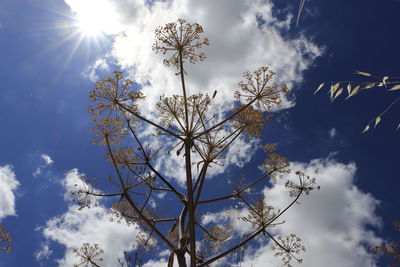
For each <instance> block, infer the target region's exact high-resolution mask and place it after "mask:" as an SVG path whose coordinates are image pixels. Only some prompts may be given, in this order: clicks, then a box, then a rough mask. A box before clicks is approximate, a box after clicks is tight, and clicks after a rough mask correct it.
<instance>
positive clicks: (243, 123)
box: [233, 106, 272, 137]
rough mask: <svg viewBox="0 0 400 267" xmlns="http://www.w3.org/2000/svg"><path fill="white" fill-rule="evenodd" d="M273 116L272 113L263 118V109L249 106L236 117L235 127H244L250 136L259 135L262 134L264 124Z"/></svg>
mask: <svg viewBox="0 0 400 267" xmlns="http://www.w3.org/2000/svg"><path fill="white" fill-rule="evenodd" d="M242 107H243V106H242ZM236 111H237V110H236ZM236 111H235V112H236ZM271 118H272V115H271V116H269V117H268V118H263V115H262V112H261V110H257V109H253V108H252V107H247V108H245V109H243V110H242V111H241V112H239V113H238V114H237V115H236V116H235V117H234V119H233V121H234V122H233V127H234V128H236V129H239V128H242V127H244V132H245V133H246V134H247V135H248V136H257V137H259V136H260V135H261V131H262V129H263V127H264V124H265V123H266V122H267V121H268V120H270V119H271Z"/></svg>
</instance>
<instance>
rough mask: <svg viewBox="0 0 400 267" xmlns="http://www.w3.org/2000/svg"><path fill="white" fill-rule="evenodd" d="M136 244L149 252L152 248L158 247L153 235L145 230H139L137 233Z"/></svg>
mask: <svg viewBox="0 0 400 267" xmlns="http://www.w3.org/2000/svg"><path fill="white" fill-rule="evenodd" d="M136 245H137V246H138V248H141V249H143V250H145V251H147V252H149V251H150V250H151V249H153V248H156V247H157V245H158V242H157V239H156V238H154V236H153V235H151V234H149V233H146V232H143V231H139V232H138V234H137V235H136Z"/></svg>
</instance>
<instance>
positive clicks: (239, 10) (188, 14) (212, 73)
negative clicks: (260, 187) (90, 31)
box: [65, 0, 321, 112]
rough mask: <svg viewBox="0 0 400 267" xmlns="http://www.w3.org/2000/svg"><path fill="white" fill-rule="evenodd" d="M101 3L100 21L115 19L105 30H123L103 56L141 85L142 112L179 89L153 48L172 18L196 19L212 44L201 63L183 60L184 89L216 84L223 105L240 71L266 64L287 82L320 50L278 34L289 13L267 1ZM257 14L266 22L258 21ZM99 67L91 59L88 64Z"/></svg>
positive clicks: (79, 8) (72, 2)
mask: <svg viewBox="0 0 400 267" xmlns="http://www.w3.org/2000/svg"><path fill="white" fill-rule="evenodd" d="M65 2H66V3H67V4H68V5H69V6H70V7H71V10H73V11H74V12H75V13H77V14H81V15H82V16H88V17H90V16H92V13H93V12H91V13H87V10H90V6H91V5H94V1H77V0H65ZM81 2H85V4H83V3H81ZM96 5H97V2H96ZM101 5H105V6H110V8H108V9H107V16H104V20H108V19H109V18H110V17H115V19H113V21H116V22H117V23H116V24H114V26H113V29H111V30H109V32H110V33H116V32H123V34H120V35H118V36H115V38H114V43H113V46H112V51H111V52H110V53H109V54H108V55H107V56H106V58H114V59H116V62H117V63H118V64H119V65H120V66H121V68H122V69H125V70H131V74H132V76H133V77H134V80H135V81H136V82H138V83H139V84H141V85H143V91H144V93H145V95H146V96H147V100H146V106H143V107H142V112H144V111H145V109H147V107H153V106H154V103H156V101H158V100H159V97H160V95H161V94H164V93H165V94H167V95H171V94H173V93H179V94H181V90H180V89H179V88H180V86H179V85H180V84H179V83H180V82H179V79H178V78H177V77H176V76H175V75H174V72H175V70H173V69H167V68H165V67H164V66H163V64H162V56H161V55H155V54H154V52H153V51H152V44H153V42H154V29H155V28H156V27H158V26H161V25H165V24H166V23H168V22H172V21H176V19H177V18H186V19H188V20H189V21H190V22H198V23H199V24H201V25H202V26H203V28H204V30H205V35H206V36H208V37H209V39H210V43H211V45H210V46H209V47H207V48H206V49H205V52H206V54H207V60H206V62H203V63H198V64H196V65H195V66H194V65H192V64H187V67H186V70H187V72H188V74H189V75H188V76H187V83H188V90H189V94H191V93H194V92H198V91H202V92H210V93H212V92H213V91H214V90H215V89H217V90H218V96H217V99H216V101H217V102H219V103H223V104H224V106H225V107H224V108H230V106H229V105H227V103H229V102H231V101H232V100H233V93H234V91H235V90H236V89H237V82H238V81H239V80H241V77H242V74H243V72H244V71H247V70H249V71H254V70H256V69H258V68H259V67H260V66H269V67H271V68H272V69H273V70H274V71H276V72H277V77H278V80H279V81H284V82H286V83H288V84H289V85H291V84H292V83H293V82H300V81H302V72H303V71H304V70H306V69H307V68H308V67H309V66H310V64H311V63H312V62H313V59H314V58H315V57H317V56H319V55H320V54H321V49H320V48H318V47H317V46H316V45H315V44H314V43H312V42H311V41H310V40H308V39H307V38H306V37H305V36H303V35H301V34H300V35H299V36H298V37H297V38H294V39H288V38H285V37H283V35H284V32H286V31H287V30H288V28H289V27H290V22H291V15H288V17H287V18H286V19H285V20H278V19H277V18H275V17H274V16H273V12H272V9H273V5H272V3H271V2H270V1H262V0H258V1H250V0H246V1H243V0H235V1H232V0H220V1H213V0H204V1H195V0H175V1H172V2H169V1H168V2H167V1H166V2H164V1H156V2H155V3H154V4H153V5H152V6H151V7H149V6H148V4H146V3H145V1H138V0H122V1H121V0H119V1H115V0H102V1H101ZM92 8H94V6H93V7H92ZM96 8H97V7H96ZM257 17H262V20H263V21H265V23H264V24H262V25H259V23H258V20H257ZM110 25H112V24H111V23H110ZM106 32H107V31H106ZM101 66H102V65H99V64H98V62H96V63H94V64H93V66H92V67H93V68H94V69H96V68H99V67H100V68H102V67H101ZM92 76H93V75H92ZM147 111H148V112H149V110H147Z"/></svg>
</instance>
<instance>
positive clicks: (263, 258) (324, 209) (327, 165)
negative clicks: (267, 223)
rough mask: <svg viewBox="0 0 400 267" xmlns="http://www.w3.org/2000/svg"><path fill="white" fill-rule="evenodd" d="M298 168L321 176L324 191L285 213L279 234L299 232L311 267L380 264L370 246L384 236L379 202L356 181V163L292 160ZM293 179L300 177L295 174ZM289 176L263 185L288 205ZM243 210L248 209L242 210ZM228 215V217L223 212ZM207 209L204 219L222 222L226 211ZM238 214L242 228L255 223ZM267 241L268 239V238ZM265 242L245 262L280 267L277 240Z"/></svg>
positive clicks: (272, 199)
mask: <svg viewBox="0 0 400 267" xmlns="http://www.w3.org/2000/svg"><path fill="white" fill-rule="evenodd" d="M291 169H292V170H301V171H303V172H305V173H306V174H308V175H310V176H311V177H316V178H317V183H318V185H320V186H321V190H319V191H315V192H314V191H313V192H312V193H311V194H310V196H302V197H301V198H300V200H299V202H300V203H301V204H300V205H294V206H293V207H292V208H290V209H289V210H288V211H287V212H286V213H285V214H284V215H283V216H282V218H281V221H285V222H286V223H284V224H283V225H280V226H278V227H277V228H273V229H271V231H273V233H274V234H277V235H289V234H291V233H295V234H297V235H298V236H299V237H301V238H302V244H303V245H304V246H305V247H306V248H307V251H306V252H304V253H302V254H301V255H300V258H303V260H304V265H305V266H309V267H320V266H326V267H339V266H340V267H342V266H345V267H351V266H376V262H375V258H374V256H373V255H372V254H371V253H370V251H369V248H371V247H373V246H376V245H379V244H380V243H381V242H382V240H381V239H380V238H379V237H377V236H376V235H375V233H374V232H373V231H372V230H371V226H372V227H379V226H380V223H381V222H380V219H379V217H377V215H376V214H375V210H376V207H377V205H378V204H379V201H377V200H376V199H374V197H373V196H372V195H370V194H368V193H364V192H362V191H360V189H358V188H357V186H355V185H354V182H355V173H356V166H355V164H354V163H350V164H342V163H338V162H336V161H334V160H332V159H317V160H312V161H311V162H310V163H298V162H295V163H292V164H291ZM289 179H290V180H293V181H296V179H297V177H295V175H294V174H291V175H290V177H289ZM284 184H285V181H283V180H282V181H278V182H277V183H274V184H273V186H272V187H266V188H265V189H264V190H263V194H264V196H265V199H266V202H267V203H268V204H269V205H272V206H274V207H275V208H280V209H283V208H284V206H283V205H285V203H289V202H290V200H291V199H290V198H289V194H288V190H287V189H286V188H285V187H284ZM241 212H242V213H243V214H242V216H243V215H244V214H245V213H246V212H245V211H241ZM222 213H224V214H225V216H223V214H222ZM222 213H221V212H220V213H216V214H207V215H206V216H204V219H203V222H205V223H206V222H210V221H214V222H222V218H224V217H225V218H226V212H222ZM236 216H237V215H236V213H235V214H233V213H232V216H231V217H230V220H231V222H232V223H233V227H234V228H235V229H236V231H238V232H242V233H243V232H248V231H249V226H248V225H243V223H241V222H238V221H237V220H236V219H235V218H236ZM262 242H263V241H262ZM261 244H262V245H261V247H259V248H254V247H253V248H252V247H248V250H247V251H246V252H247V255H246V256H245V257H244V258H243V262H242V266H254V267H256V266H260V267H261V266H265V265H266V264H268V265H271V266H274V265H279V264H281V261H280V259H278V258H275V257H274V252H273V251H272V250H271V246H272V243H271V242H270V243H266V242H263V243H261Z"/></svg>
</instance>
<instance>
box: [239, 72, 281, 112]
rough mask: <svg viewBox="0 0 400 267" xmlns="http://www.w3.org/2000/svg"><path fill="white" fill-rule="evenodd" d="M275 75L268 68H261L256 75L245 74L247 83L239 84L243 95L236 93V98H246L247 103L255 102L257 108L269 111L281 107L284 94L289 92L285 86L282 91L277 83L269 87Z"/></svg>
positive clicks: (241, 82)
mask: <svg viewBox="0 0 400 267" xmlns="http://www.w3.org/2000/svg"><path fill="white" fill-rule="evenodd" d="M274 75H275V72H273V71H272V70H269V69H268V67H261V68H259V69H258V70H256V71H255V72H254V74H251V73H250V72H245V73H244V74H243V77H244V79H245V81H240V82H239V87H240V88H241V89H242V93H241V92H239V91H236V92H235V98H237V99H241V98H244V99H245V100H246V101H247V102H250V101H254V103H255V105H256V107H258V108H263V109H264V110H267V111H271V110H273V109H275V108H276V107H279V106H280V105H281V103H282V94H287V93H288V92H289V90H288V88H287V87H286V86H285V85H283V86H282V88H281V89H280V90H278V85H276V84H275V83H273V84H271V85H268V83H269V82H270V81H271V79H272V78H273V77H274Z"/></svg>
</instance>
